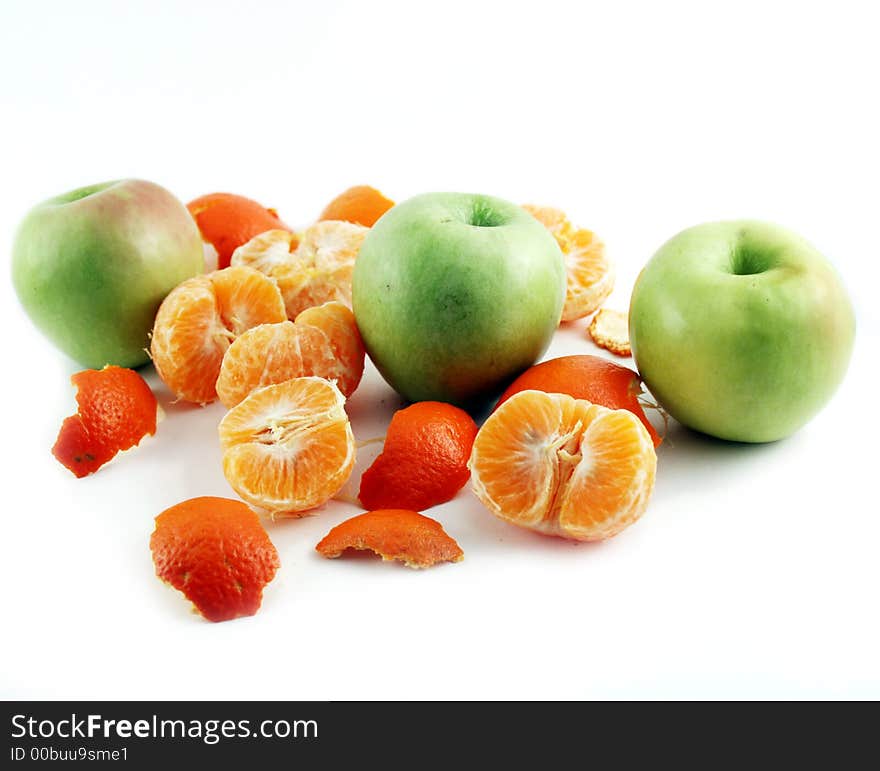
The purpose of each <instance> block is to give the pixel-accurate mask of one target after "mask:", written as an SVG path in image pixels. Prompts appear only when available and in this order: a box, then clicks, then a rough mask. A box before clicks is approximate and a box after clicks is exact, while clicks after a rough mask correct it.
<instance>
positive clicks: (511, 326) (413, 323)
mask: <svg viewBox="0 0 880 771" xmlns="http://www.w3.org/2000/svg"><path fill="white" fill-rule="evenodd" d="M352 293H353V297H352V301H353V307H354V314H355V318H356V319H357V323H358V327H359V329H360V331H361V335H362V336H363V338H364V344H365V346H366V349H367V352H368V353H369V355H370V358H371V359H372V360H373V362H374V363H375V365H376V367H377V368H378V370H379V372H381V373H382V376H383V377H384V378H385V379H386V380H387V381H388V383H389V384H390V385H391V386H392V387H393V388H394V389H395V390H396V391H398V393H400V394H401V395H402V396H403V397H404V398H406V399H408V400H410V401H424V400H436V401H445V402H450V403H452V404H458V405H462V406H466V407H476V406H477V405H479V403H480V402H481V401H482V400H485V399H488V398H489V397H491V396H492V395H497V392H498V391H500V390H501V389H502V388H503V387H504V386H505V385H506V384H507V383H508V382H510V380H511V379H512V378H514V377H515V376H516V375H518V374H519V373H520V372H522V370H524V369H525V368H526V367H528V366H530V365H532V364H533V363H534V362H535V361H536V360H537V359H538V358H539V357H540V356H541V354H542V353H543V352H544V351H545V350H546V348H547V346H548V345H549V343H550V339H551V337H552V336H553V332H554V331H555V329H556V327H557V326H558V325H559V318H560V315H561V313H562V303H563V300H564V299H565V265H564V263H563V258H562V253H561V252H560V250H559V247H558V245H557V244H556V241H555V240H554V238H553V237H552V236H551V235H550V233H549V232H548V231H547V229H546V228H545V227H544V226H543V225H541V223H539V222H538V221H537V220H536V219H535V218H534V217H532V216H531V215H530V214H529V213H528V212H526V211H525V210H524V209H522V208H521V207H519V206H517V205H516V204H513V203H509V202H508V201H504V200H501V199H500V198H493V197H491V196H487V195H470V194H466V193H426V194H424V195H419V196H416V197H415V198H410V199H409V200H408V201H404V202H403V203H400V204H398V205H397V206H395V207H394V208H393V209H391V210H390V211H388V212H387V213H386V214H385V215H383V216H382V218H381V219H380V220H379V221H378V222H377V223H376V224H375V225H374V226H373V228H372V230H371V231H370V232H369V233H368V234H367V237H366V238H365V239H364V242H363V245H362V246H361V249H360V252H359V254H358V258H357V261H356V262H355V267H354V277H353V285H352Z"/></svg>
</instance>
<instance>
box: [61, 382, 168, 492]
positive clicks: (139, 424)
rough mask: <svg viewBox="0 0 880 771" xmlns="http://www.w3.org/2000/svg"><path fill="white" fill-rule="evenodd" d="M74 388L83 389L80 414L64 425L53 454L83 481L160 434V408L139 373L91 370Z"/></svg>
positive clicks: (66, 420)
mask: <svg viewBox="0 0 880 771" xmlns="http://www.w3.org/2000/svg"><path fill="white" fill-rule="evenodd" d="M70 382H71V383H72V384H73V385H74V386H75V387H76V389H77V391H76V402H77V406H78V409H77V414H76V415H71V416H70V417H68V418H65V419H64V422H63V423H62V425H61V430H60V432H59V433H58V438H57V440H56V441H55V445H54V447H53V448H52V454H53V455H54V456H55V457H56V458H57V459H58V460H59V461H60V462H61V463H62V464H64V466H66V467H67V468H68V469H70V470H71V471H72V472H73V473H74V474H75V475H76V476H77V477H84V476H88V475H89V474H92V473H94V472H95V471H97V470H98V469H99V468H100V467H101V466H103V465H104V464H105V463H107V462H108V461H109V460H111V459H112V458H113V457H115V455H116V454H117V453H118V452H122V451H123V450H128V449H129V448H131V447H134V446H135V445H137V444H138V443H139V442H140V440H141V439H143V437H145V436H147V435H150V436H152V435H153V434H155V433H156V417H157V413H158V409H159V405H158V402H157V401H156V397H155V396H154V395H153V392H152V391H151V390H150V387H149V386H148V385H147V383H146V381H145V380H144V379H143V378H142V377H141V376H140V375H139V374H138V373H137V372H135V371H134V370H131V369H124V368H123V367H115V366H106V367H104V368H103V369H100V370H95V369H87V370H83V371H82V372H77V373H76V374H74V375H72V376H71V378H70Z"/></svg>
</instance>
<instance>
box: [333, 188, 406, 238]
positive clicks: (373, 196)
mask: <svg viewBox="0 0 880 771" xmlns="http://www.w3.org/2000/svg"><path fill="white" fill-rule="evenodd" d="M392 206H394V201H392V200H390V199H388V198H386V197H385V196H384V195H382V193H380V192H379V191H378V190H376V188H374V187H370V186H369V185H355V186H354V187H350V188H348V190H346V191H345V192H343V193H340V194H339V195H338V196H336V198H334V199H333V200H332V201H330V203H328V204H327V206H326V208H325V209H324V211H323V212H322V213H321V216H320V217H319V218H318V219H319V220H343V221H345V222H353V223H355V224H357V225H363V226H365V227H368V228H371V227H373V225H375V224H376V221H377V220H378V219H379V217H381V216H382V215H383V214H384V213H385V212H386V211H388V210H389V209H390V208H391V207H392Z"/></svg>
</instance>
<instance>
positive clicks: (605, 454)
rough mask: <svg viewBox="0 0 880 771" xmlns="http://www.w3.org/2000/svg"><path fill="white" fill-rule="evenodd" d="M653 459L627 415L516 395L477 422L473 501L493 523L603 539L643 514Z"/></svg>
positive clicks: (538, 395) (534, 394)
mask: <svg viewBox="0 0 880 771" xmlns="http://www.w3.org/2000/svg"><path fill="white" fill-rule="evenodd" d="M656 468H657V455H656V453H655V452H654V444H653V442H652V441H651V438H650V436H648V432H647V431H646V430H645V427H644V426H643V425H642V424H641V423H640V422H639V420H638V418H636V417H635V416H634V415H633V414H632V413H631V412H629V411H627V410H609V409H607V408H605V407H600V406H598V405H595V404H591V403H590V402H587V401H584V400H581V399H572V398H571V397H570V396H567V395H565V394H547V393H544V392H543V391H522V392H520V393H518V394H516V395H514V396H512V397H511V398H510V399H508V400H507V401H506V402H505V403H504V404H503V405H502V406H501V407H499V408H498V409H497V410H496V411H495V412H494V413H492V415H490V416H489V418H488V419H487V420H486V422H485V423H484V424H483V427H482V428H481V429H480V432H479V433H478V434H477V438H476V440H475V441H474V448H473V451H472V453H471V458H470V469H471V483H472V486H473V489H474V493H475V494H476V496H477V497H478V498H479V499H480V501H482V503H483V504H484V505H485V506H486V508H488V509H489V511H491V512H492V513H493V514H494V515H495V516H496V517H499V518H500V519H503V520H505V521H507V522H510V523H511V524H514V525H517V526H519V527H524V528H527V529H530V530H535V531H537V532H540V533H543V534H545V535H555V536H560V537H562V538H570V539H573V540H577V541H598V540H602V539H605V538H610V537H611V536H614V535H616V534H617V533H619V532H621V531H622V530H623V529H625V528H626V527H628V526H629V525H631V524H632V523H633V522H635V521H636V520H637V519H638V518H639V517H640V516H641V515H642V513H643V512H644V511H645V508H646V507H647V505H648V500H649V498H650V495H651V491H652V490H653V487H654V477H655V473H656Z"/></svg>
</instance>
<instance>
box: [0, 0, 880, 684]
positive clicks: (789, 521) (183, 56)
mask: <svg viewBox="0 0 880 771" xmlns="http://www.w3.org/2000/svg"><path fill="white" fill-rule="evenodd" d="M178 6H182V7H183V8H184V10H176V8H177V7H178ZM288 6H296V7H288ZM870 8H871V5H870V4H868V3H860V4H855V3H846V2H840V3H836V4H834V5H833V6H826V10H824V11H823V10H817V9H815V8H814V6H813V4H806V3H790V4H789V3H775V2H767V0H763V1H762V2H736V3H731V4H729V7H727V8H726V9H724V8H719V6H718V4H714V3H713V4H704V3H698V2H692V3H680V2H678V3H661V4H651V3H595V4H592V7H587V6H586V5H585V4H582V3H578V4H575V3H572V4H557V3H552V2H542V3H539V4H538V5H534V4H533V5H531V6H529V9H528V10H517V7H516V6H515V5H514V4H512V3H503V4H495V5H486V4H482V3H478V2H467V3H450V2H444V3H438V4H436V6H434V7H433V8H427V7H425V6H423V5H422V4H417V3H406V4H400V5H393V6H391V5H388V4H384V3H363V4H361V3H345V4H342V3H329V2H322V3H310V4H305V3H302V4H282V3H278V4H268V3H266V4H260V3H256V4H254V3H245V4H242V3H238V2H236V3H216V2H212V3H187V4H185V5H184V4H178V3H157V2H151V3H142V4H138V5H137V6H136V7H135V4H125V6H124V7H123V6H122V5H119V4H116V3H109V2H108V3H100V4H98V3H91V2H81V3H75V4H72V3H64V2H58V3H54V4H50V3H40V2H4V3H3V5H2V10H0V98H2V114H3V118H2V123H0V136H2V139H0V168H2V175H3V185H2V186H0V239H2V242H3V244H4V249H6V254H8V244H10V243H11V239H12V234H13V230H14V226H15V224H16V222H17V221H18V220H19V219H20V217H21V216H23V214H24V213H25V212H26V211H27V209H28V208H29V207H30V206H31V205H32V204H34V203H36V202H37V201H39V200H41V199H43V198H45V197H48V196H49V195H53V194H56V193H59V192H61V191H64V190H66V189H69V188H72V187H75V186H79V185H82V184H87V183H91V182H96V181H99V180H104V179H111V178H118V177H124V176H140V177H145V178H148V179H152V180H155V181H157V182H159V183H161V184H164V185H165V186H166V187H168V188H170V189H171V190H173V191H174V192H175V193H176V194H178V195H179V196H180V197H181V198H182V199H183V200H188V199H190V198H192V197H195V196H196V195H199V194H201V193H206V192H210V191H214V190H230V191H234V192H239V193H243V194H246V195H250V196H252V197H255V198H258V199H259V200H261V201H263V202H264V203H266V204H267V205H273V206H276V207H277V208H278V209H279V211H280V212H281V214H282V216H283V217H285V218H286V219H288V220H289V221H291V222H294V223H305V222H308V221H309V220H310V219H312V218H313V217H314V216H316V215H317V213H318V212H319V211H320V209H321V207H322V206H323V205H324V203H325V202H326V201H328V200H329V199H330V198H331V197H332V196H333V195H335V194H336V193H338V192H339V191H341V190H342V189H344V188H345V187H347V186H348V185H350V184H355V183H360V182H365V183H370V184H373V185H376V186H379V187H381V188H382V189H383V190H384V191H386V192H387V193H388V194H389V195H391V196H392V197H395V198H397V199H403V198H405V197H407V196H409V195H412V194H415V193H418V192H424V191H428V190H442V189H456V190H469V191H484V192H490V193H494V194H497V195H500V196H503V197H506V198H509V199H511V200H514V201H533V202H538V203H547V204H556V205H559V206H562V207H563V208H565V209H567V210H568V211H569V213H570V214H571V216H572V217H573V219H574V220H576V221H577V222H579V223H582V224H584V225H587V226H589V227H591V228H593V229H595V230H596V231H597V232H598V233H599V234H601V236H602V237H603V238H604V239H605V240H606V242H607V244H608V248H609V250H610V254H611V255H612V256H613V257H614V259H615V260H616V262H617V265H618V269H619V280H618V289H617V291H616V293H615V296H614V298H613V299H612V302H611V303H610V305H611V306H612V307H618V308H625V307H626V304H627V298H628V293H629V289H630V288H631V285H632V281H633V279H634V277H635V275H636V273H637V272H638V270H639V268H640V267H641V265H642V264H643V263H644V261H645V260H647V258H648V257H649V256H650V255H651V254H652V253H653V251H654V250H655V249H656V248H657V247H658V246H659V245H660V244H661V243H662V242H663V241H664V240H665V239H666V238H668V237H669V236H671V235H672V234H674V233H675V232H677V231H678V230H680V229H681V228H683V227H686V226H688V225H691V224H695V223H697V222H700V221H704V220H709V219H719V218H732V217H743V216H754V217H762V218H766V219H772V220H776V221H779V222H781V223H784V224H786V225H788V226H790V227H792V228H794V229H796V230H799V231H801V232H803V233H804V234H805V235H806V236H807V237H808V238H810V239H811V240H813V241H814V242H815V243H816V244H817V245H818V246H819V247H820V248H821V249H823V250H824V251H825V252H826V253H827V254H828V255H829V256H830V257H831V258H832V259H833V260H834V261H835V263H836V264H837V265H838V267H839V268H840V270H841V272H842V273H843V275H844V277H845V279H846V281H847V283H848V285H849V287H850V289H851V290H852V293H853V297H854V299H855V302H856V306H857V313H858V318H859V332H858V341H857V347H856V352H855V355H854V359H853V363H852V367H851V370H850V373H849V376H848V378H847V380H846V382H845V384H844V386H843V387H842V388H841V390H840V391H839V393H838V395H837V396H836V398H835V399H834V401H833V402H832V403H831V405H830V406H829V407H828V408H827V409H826V410H825V411H824V412H823V413H822V414H821V415H820V416H819V417H818V418H816V419H815V420H814V421H813V422H812V423H811V424H810V425H809V426H808V427H807V428H806V429H804V430H803V431H802V432H801V433H799V434H798V435H797V436H795V437H794V438H792V439H790V440H788V441H784V442H781V443H778V444H774V445H770V446H757V447H743V446H734V445H727V444H723V443H720V442H714V441H711V440H708V439H705V438H701V437H698V436H696V435H693V434H690V433H688V432H686V431H684V430H682V429H680V428H678V427H674V428H673V431H672V433H671V435H670V437H669V441H668V442H666V443H665V444H664V445H663V446H662V448H661V450H660V453H659V470H658V478H657V487H656V490H655V494H654V498H653V501H652V504H651V506H650V508H649V510H648V512H647V514H646V515H645V517H644V518H643V519H642V520H641V521H640V522H639V523H637V524H636V525H635V526H633V527H632V528H631V529H629V530H628V531H626V532H625V533H624V534H622V535H621V536H619V537H618V538H616V539H614V540H612V541H610V542H607V543H605V544H602V545H598V546H573V545H571V544H568V543H565V542H562V541H558V540H553V539H548V538H543V537H541V536H538V535H533V534H530V533H527V532H523V531H519V530H517V529H515V528H513V527H511V526H508V525H505V524H503V523H502V522H500V521H497V520H495V519H494V518H493V517H492V516H491V515H489V514H488V513H487V512H486V511H485V510H483V509H482V507H481V506H480V504H479V503H478V502H477V501H476V499H474V498H473V497H472V496H471V495H470V493H469V492H467V491H464V492H462V494H460V495H459V497H458V498H457V499H456V500H455V501H453V502H451V503H450V504H447V505H444V506H442V507H438V508H435V509H432V510H430V512H429V514H430V515H431V516H434V517H436V518H437V519H439V520H440V521H442V522H443V524H444V525H445V526H446V528H447V529H448V531H449V532H450V533H451V534H452V535H453V536H455V537H456V538H457V539H458V541H459V543H460V544H461V545H462V547H463V548H464V550H465V553H466V558H465V561H464V562H463V563H461V564H459V565H449V566H443V567H440V568H436V569H432V570H429V571H423V572H411V571H408V570H406V569H405V568H402V567H398V566H396V565H392V564H387V563H381V562H379V561H375V562H374V561H370V560H366V559H353V560H339V561H335V562H330V561H326V560H323V559H321V558H319V557H318V556H317V555H316V554H315V553H314V551H313V547H314V545H315V543H316V542H317V541H318V540H319V538H320V537H322V536H323V535H324V534H325V533H326V532H327V530H329V528H330V527H331V526H333V525H335V524H336V523H338V522H340V521H341V520H342V519H344V518H346V517H348V516H349V515H351V514H353V513H355V511H356V510H355V509H354V508H353V507H349V506H345V505H340V504H335V505H332V506H329V507H328V508H327V509H326V510H325V511H323V512H321V513H320V514H318V515H317V516H314V517H312V518H309V519H305V520H302V521H287V522H281V523H278V524H275V525H272V526H271V527H270V534H271V537H272V539H273V540H274V542H275V544H276V545H277V547H278V550H279V552H280V555H281V560H282V563H283V567H282V569H281V571H280V572H279V574H278V577H277V578H276V580H275V581H274V582H273V583H272V584H271V585H270V587H269V588H268V589H267V591H266V595H265V600H264V603H263V608H262V610H261V611H260V613H259V614H258V615H257V616H256V617H254V618H251V619H247V620H241V621H236V622H232V623H225V624H219V625H212V624H209V623H207V622H203V621H201V620H200V619H199V617H197V616H194V615H192V614H191V613H190V612H189V610H188V604H187V603H186V601H185V600H183V599H182V597H181V596H179V595H176V593H174V592H173V591H172V590H170V589H167V588H165V587H164V586H163V585H162V584H161V583H160V582H159V581H158V580H157V579H156V578H155V577H154V575H153V567H152V564H151V560H150V554H149V550H148V538H149V534H150V532H151V530H152V520H153V517H154V516H155V515H156V514H158V513H159V511H161V510H162V509H163V508H164V507H166V506H168V505H171V504H173V503H176V502H178V501H180V500H183V499H184V498H188V497H190V496H195V495H206V494H207V495H229V494H231V491H230V489H229V487H228V486H227V484H226V482H225V480H224V478H223V476H222V474H221V471H220V465H219V458H220V454H219V450H218V447H217V442H216V440H215V428H216V423H217V421H218V420H219V418H220V416H221V414H222V408H221V407H219V406H213V407H210V408H208V409H205V410H199V409H187V408H181V407H169V406H168V404H167V402H168V399H167V394H164V392H160V395H161V396H162V399H163V402H165V405H166V409H167V411H168V416H167V419H166V420H165V421H164V422H163V423H162V424H161V425H160V427H159V432H158V434H157V436H156V437H155V438H154V439H152V440H148V441H145V442H144V443H143V445H142V446H141V447H140V448H138V449H136V450H135V451H133V452H131V453H129V454H128V455H126V456H124V457H122V458H119V459H118V460H117V461H116V462H114V463H112V464H111V465H109V466H107V467H105V468H104V469H102V470H101V471H100V472H99V473H98V474H96V475H94V476H92V477H90V478H87V479H84V480H77V479H75V478H74V477H73V476H72V475H71V474H69V472H67V471H66V470H65V469H64V468H62V467H61V466H60V465H59V464H58V463H56V462H55V460H54V459H53V458H52V456H51V455H50V454H49V448H50V447H51V446H52V444H53V442H54V439H55V435H56V432H57V430H58V427H59V425H60V423H61V420H62V418H63V417H64V416H65V415H67V414H69V413H70V412H71V411H72V409H73V391H72V389H71V388H70V387H69V385H68V382H67V378H68V375H69V374H70V373H71V372H73V371H75V370H76V369H77V367H76V365H74V364H73V363H72V362H70V361H68V360H66V359H64V358H63V357H62V356H60V355H59V354H57V353H56V352H55V351H54V350H53V349H52V348H51V347H50V345H49V344H48V343H46V342H45V341H44V340H43V339H42V338H41V337H40V336H39V335H38V334H37V333H36V332H35V331H34V330H33V329H32V328H31V326H30V324H29V322H28V321H27V320H26V318H25V316H24V315H23V313H22V312H21V311H20V309H19V307H18V304H17V301H16V300H15V297H14V295H13V293H12V290H11V287H10V285H9V281H8V280H7V279H4V280H2V281H0V292H2V294H0V313H2V329H3V330H4V333H5V334H4V344H3V368H2V372H3V377H2V379H0V405H2V414H3V439H4V440H3V442H2V444H0V453H2V462H0V469H2V472H0V473H2V479H3V485H2V488H0V489H2V493H3V499H4V503H3V506H2V515H0V522H2V525H0V527H2V530H0V586H2V605H3V615H4V621H3V627H4V630H3V635H2V642H0V646H2V649H0V697H7V698H9V697H35V698H43V697H48V698H81V697H88V698H91V697H94V698H134V699H136V698H231V699H243V698H273V699H304V698H308V699H339V698H379V699H382V698H389V697H405V698H508V697H511V698H534V697H557V698H559V697H561V698H591V697H710V698H713V697H746V698H765V697H783V698H787V697H873V698H877V697H880V663H878V655H877V651H878V650H880V620H878V598H877V593H878V588H880V573H878V560H877V556H876V555H877V551H878V544H880V518H878V509H880V507H878V505H877V495H878V493H877V485H876V477H877V468H876V463H877V458H878V450H877V447H878V445H877V442H878V428H880V425H878V419H877V405H876V399H875V398H874V397H875V390H876V375H877V371H878V368H877V363H876V357H877V352H878V328H880V325H878V311H877V306H878V302H877V292H878V267H877V266H878V263H880V259H878V258H880V249H878V245H877V244H878V241H877V222H878V216H880V198H878V193H877V180H878V179H880V155H878V137H880V115H878V103H877V100H876V98H875V96H876V74H877V72H878V71H880V49H878V48H877V46H876V39H875V34H874V32H875V30H876V28H877V25H876V21H877V20H876V18H872V17H871V15H870V14H871V10H870ZM4 259H7V258H5V257H4ZM6 271H7V273H6V275H8V267H7V269H6ZM569 352H584V353H593V352H595V349H594V348H593V347H592V345H591V344H590V343H589V342H586V341H585V339H584V336H583V325H582V324H579V325H577V326H576V327H575V328H574V329H572V330H568V331H565V332H562V333H560V334H559V335H558V337H557V339H556V341H555V342H554V344H553V348H552V349H551V351H550V353H549V354H548V355H555V354H560V353H569ZM150 382H151V384H153V385H156V384H157V380H156V378H155V375H153V374H151V376H150ZM395 404H396V401H395V397H394V395H393V394H392V393H391V391H390V390H389V389H388V388H387V387H386V386H384V384H383V383H382V382H381V381H380V380H379V379H378V378H377V377H376V376H375V372H371V373H370V374H369V375H368V377H367V379H366V381H365V382H364V384H363V386H362V387H361V389H360V390H359V391H358V392H357V394H356V395H355V397H354V398H353V399H352V401H351V405H350V406H351V410H352V413H353V419H354V427H355V432H356V434H357V435H358V436H359V437H361V438H363V437H365V436H374V435H376V434H377V433H381V431H382V428H381V421H382V419H383V417H384V416H387V415H388V414H390V411H391V409H393V407H394V406H395Z"/></svg>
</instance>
